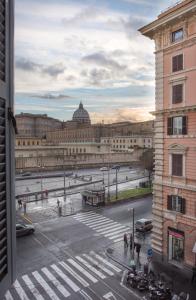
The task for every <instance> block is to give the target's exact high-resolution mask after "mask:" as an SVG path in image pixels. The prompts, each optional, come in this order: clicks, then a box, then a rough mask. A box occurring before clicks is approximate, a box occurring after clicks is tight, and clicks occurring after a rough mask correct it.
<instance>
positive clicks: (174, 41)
mask: <svg viewBox="0 0 196 300" xmlns="http://www.w3.org/2000/svg"><path fill="white" fill-rule="evenodd" d="M178 32H182V37H180V38H177V39H175V34H177V33H178ZM183 39H184V29H183V27H181V28H179V29H177V30H175V31H172V32H171V42H172V43H177V42H180V41H182V40H183Z"/></svg>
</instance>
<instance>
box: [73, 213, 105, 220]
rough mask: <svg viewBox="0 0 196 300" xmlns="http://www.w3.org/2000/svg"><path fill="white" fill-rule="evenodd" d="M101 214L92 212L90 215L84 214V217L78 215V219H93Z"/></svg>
mask: <svg viewBox="0 0 196 300" xmlns="http://www.w3.org/2000/svg"><path fill="white" fill-rule="evenodd" d="M100 216H101V215H98V214H92V215H89V216H82V217H76V219H77V220H81V221H82V220H88V219H92V218H96V217H100Z"/></svg>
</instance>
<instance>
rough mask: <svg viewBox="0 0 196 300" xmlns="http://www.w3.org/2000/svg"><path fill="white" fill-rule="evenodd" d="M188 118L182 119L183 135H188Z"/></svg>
mask: <svg viewBox="0 0 196 300" xmlns="http://www.w3.org/2000/svg"><path fill="white" fill-rule="evenodd" d="M187 121H188V117H186V116H184V117H182V134H187V123H188V122H187Z"/></svg>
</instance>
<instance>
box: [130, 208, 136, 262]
mask: <svg viewBox="0 0 196 300" xmlns="http://www.w3.org/2000/svg"><path fill="white" fill-rule="evenodd" d="M130 210H131V211H132V260H134V240H135V220H134V219H135V209H134V208H131V209H130Z"/></svg>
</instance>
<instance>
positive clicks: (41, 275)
mask: <svg viewBox="0 0 196 300" xmlns="http://www.w3.org/2000/svg"><path fill="white" fill-rule="evenodd" d="M121 271H122V269H121V268H119V267H118V266H116V265H115V264H114V263H113V262H111V261H109V260H108V259H107V257H106V256H105V255H104V254H98V253H95V252H94V251H91V252H90V253H84V254H82V255H77V256H75V257H73V258H72V257H71V258H67V259H66V260H65V261H59V262H58V263H56V264H51V265H49V266H47V267H46V266H45V267H43V268H41V269H40V270H35V271H33V272H32V273H29V274H25V275H23V276H21V277H20V278H17V280H16V281H15V282H14V284H13V286H12V287H11V289H10V290H8V291H7V292H6V294H5V297H4V300H34V299H36V300H48V299H49V300H50V299H52V300H62V299H66V298H69V297H71V296H72V295H73V294H75V293H78V294H83V295H86V296H85V297H86V299H88V289H87V290H85V291H84V290H83V289H85V288H88V287H89V286H90V285H92V284H96V283H98V282H99V281H100V280H101V279H102V280H104V279H106V278H107V277H108V276H114V275H115V274H118V273H120V272H121ZM79 299H80V297H79ZM89 299H92V298H89Z"/></svg>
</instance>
